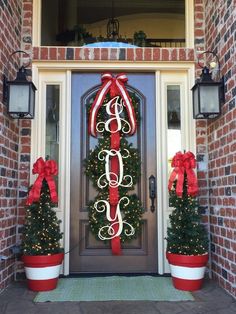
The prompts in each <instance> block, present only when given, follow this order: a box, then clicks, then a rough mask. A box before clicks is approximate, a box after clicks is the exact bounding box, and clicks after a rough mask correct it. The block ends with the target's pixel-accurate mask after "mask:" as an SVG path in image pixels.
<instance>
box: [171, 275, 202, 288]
mask: <svg viewBox="0 0 236 314" xmlns="http://www.w3.org/2000/svg"><path fill="white" fill-rule="evenodd" d="M172 282H173V285H174V287H175V288H176V289H178V290H183V291H196V290H199V289H201V287H202V283H203V280H202V279H199V280H187V279H180V278H175V277H172Z"/></svg>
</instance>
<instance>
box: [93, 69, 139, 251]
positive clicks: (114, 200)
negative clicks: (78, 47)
mask: <svg viewBox="0 0 236 314" xmlns="http://www.w3.org/2000/svg"><path fill="white" fill-rule="evenodd" d="M127 81H128V78H127V76H126V75H125V74H124V73H120V74H118V75H117V76H116V77H113V76H112V74H111V73H104V74H103V75H102V86H101V88H100V90H99V91H98V93H97V95H96V97H95V100H94V102H93V105H92V107H91V110H90V115H89V134H91V135H92V136H95V137H96V136H97V131H96V120H97V114H98V111H99V109H100V107H101V106H102V104H103V102H104V99H105V97H106V95H107V93H108V92H110V96H111V97H112V98H113V97H115V96H121V98H122V99H123V101H124V105H125V108H126V110H127V114H128V118H129V123H130V127H131V128H130V132H129V134H130V135H132V134H134V133H135V132H136V118H135V111H134V108H133V105H132V100H131V99H130V96H129V94H128V91H127V90H126V88H125V85H124V84H125V83H127ZM110 110H111V112H112V113H115V111H114V110H115V109H114V107H111V109H110ZM110 128H111V135H110V148H111V149H115V150H117V151H118V150H119V149H120V133H119V131H116V130H117V121H116V120H115V119H113V120H112V121H111V124H110ZM110 171H111V172H112V173H114V174H116V175H119V160H118V157H117V156H113V157H112V158H111V160H110ZM110 179H111V180H112V179H113V178H112V174H111V178H110ZM119 197H120V196H119V190H118V187H112V186H111V187H109V200H110V205H111V218H112V219H114V217H115V216H116V208H117V204H118V203H119ZM114 232H115V234H117V232H118V224H115V225H114ZM111 250H112V254H113V255H121V240H120V236H115V237H114V238H112V239H111Z"/></svg>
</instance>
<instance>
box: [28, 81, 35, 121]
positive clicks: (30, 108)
mask: <svg viewBox="0 0 236 314" xmlns="http://www.w3.org/2000/svg"><path fill="white" fill-rule="evenodd" d="M34 103H35V90H34V88H33V85H31V86H30V104H29V105H30V107H29V116H30V117H31V118H33V117H34Z"/></svg>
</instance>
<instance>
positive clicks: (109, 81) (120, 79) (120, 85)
mask: <svg viewBox="0 0 236 314" xmlns="http://www.w3.org/2000/svg"><path fill="white" fill-rule="evenodd" d="M127 81H128V78H127V76H126V75H125V74H124V73H120V74H118V75H117V76H116V77H113V76H112V74H111V73H104V74H102V86H101V88H100V90H99V91H98V93H97V95H96V98H95V100H94V102H93V105H92V107H91V110H90V116H89V134H91V135H92V136H95V137H96V135H97V131H96V120H97V114H98V111H99V109H100V107H101V106H102V104H103V101H104V99H105V97H106V95H107V93H108V92H109V91H110V95H111V97H114V96H121V97H122V99H123V101H124V105H125V107H126V110H127V113H128V117H129V123H130V126H131V129H130V132H129V134H130V135H132V134H134V133H135V132H136V119H135V112H134V108H133V105H132V100H131V99H130V96H129V94H128V92H127V90H126V88H125V86H124V84H125V83H126V82H127Z"/></svg>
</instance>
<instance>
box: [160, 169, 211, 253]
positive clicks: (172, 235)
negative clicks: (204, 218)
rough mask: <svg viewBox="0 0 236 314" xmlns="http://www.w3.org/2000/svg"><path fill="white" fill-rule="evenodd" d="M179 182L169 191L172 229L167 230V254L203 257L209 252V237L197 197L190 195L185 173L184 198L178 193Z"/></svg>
mask: <svg viewBox="0 0 236 314" xmlns="http://www.w3.org/2000/svg"><path fill="white" fill-rule="evenodd" d="M176 185H177V181H175V182H174V184H173V189H170V191H169V202H170V206H171V207H174V210H173V212H172V213H171V214H170V216H169V218H170V227H168V228H167V238H166V240H167V252H169V253H173V254H182V255H201V254H205V253H207V251H208V236H207V231H206V229H205V227H204V226H203V225H202V223H201V214H200V212H199V205H198V201H197V199H196V196H191V195H189V192H188V190H189V189H188V180H187V175H186V172H185V171H184V180H183V191H182V196H179V195H177V193H176Z"/></svg>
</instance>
